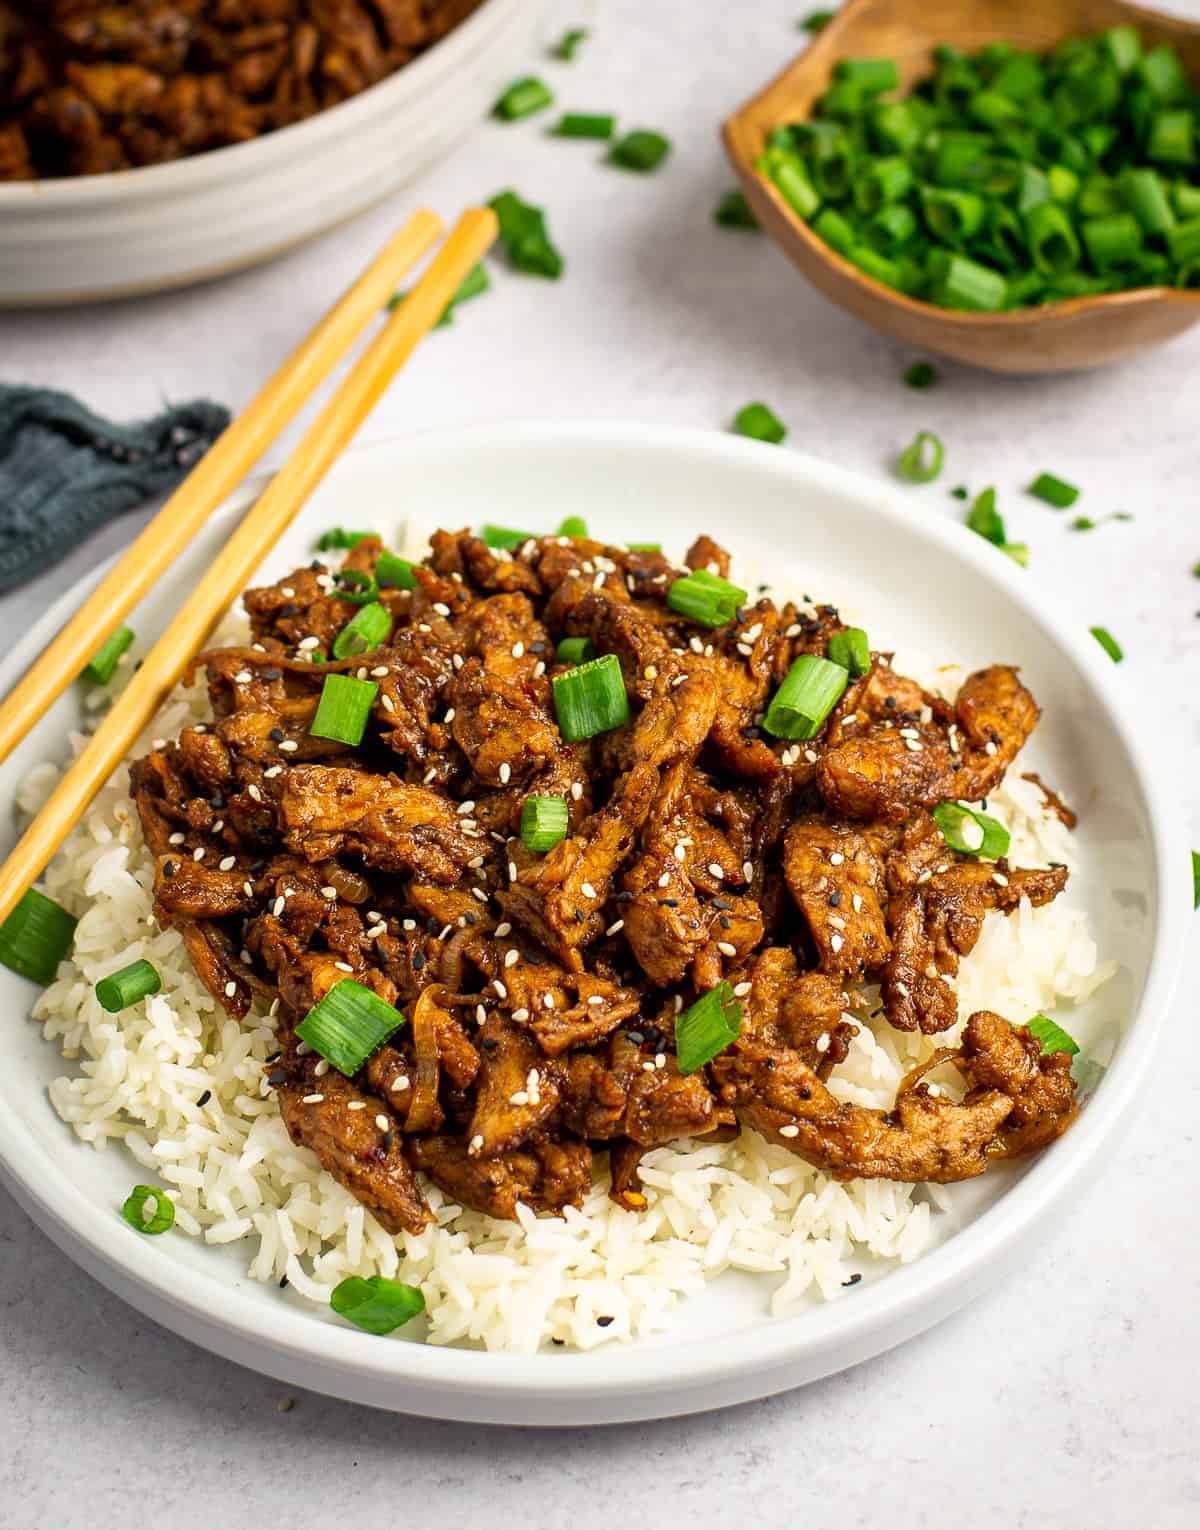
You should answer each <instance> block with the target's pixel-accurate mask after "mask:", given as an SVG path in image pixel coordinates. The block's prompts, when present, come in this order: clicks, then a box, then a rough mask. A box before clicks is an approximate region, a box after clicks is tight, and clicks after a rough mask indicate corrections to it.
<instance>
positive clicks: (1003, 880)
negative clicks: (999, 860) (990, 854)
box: [992, 871, 1008, 887]
mask: <svg viewBox="0 0 1200 1530" xmlns="http://www.w3.org/2000/svg"><path fill="white" fill-rule="evenodd" d="M992 881H993V882H995V884H996V886H997V887H1007V886H1008V878H1007V877H1006V876H1005V875H1004V873H1003V872H1002V871H993V872H992Z"/></svg>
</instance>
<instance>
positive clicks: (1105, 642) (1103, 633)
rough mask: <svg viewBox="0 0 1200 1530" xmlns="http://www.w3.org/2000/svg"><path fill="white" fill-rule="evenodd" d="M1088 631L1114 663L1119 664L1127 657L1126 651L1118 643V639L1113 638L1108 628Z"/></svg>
mask: <svg viewBox="0 0 1200 1530" xmlns="http://www.w3.org/2000/svg"><path fill="white" fill-rule="evenodd" d="M1088 631H1089V632H1090V633H1091V634H1092V636H1093V637H1094V638H1095V639H1096V641H1097V643H1099V644H1100V646H1101V648H1103V649H1104V652H1105V653H1106V654H1107V655H1108V656H1109V658H1110V659H1111V660H1112V661H1113V663H1114V664H1119V663H1120V662H1121V660H1122V659H1123V658H1124V657H1125V650H1124V649H1123V648H1122V647H1121V645H1120V643H1118V642H1117V640H1116V638H1115V637H1113V635H1112V633H1111V632H1110V631H1109V630H1108V628H1107V627H1089V628H1088Z"/></svg>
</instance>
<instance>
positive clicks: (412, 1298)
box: [329, 1275, 425, 1338]
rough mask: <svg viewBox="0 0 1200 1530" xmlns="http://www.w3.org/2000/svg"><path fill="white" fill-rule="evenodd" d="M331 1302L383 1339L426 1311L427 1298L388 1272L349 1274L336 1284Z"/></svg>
mask: <svg viewBox="0 0 1200 1530" xmlns="http://www.w3.org/2000/svg"><path fill="white" fill-rule="evenodd" d="M329 1305H330V1306H331V1307H332V1308H333V1310H334V1312H336V1313H337V1315H338V1317H342V1318H345V1319H346V1321H347V1322H348V1323H353V1324H354V1326H355V1327H356V1328H361V1329H362V1330H363V1331H364V1332H365V1333H372V1334H375V1335H376V1337H378V1338H383V1337H384V1336H385V1335H387V1334H389V1333H394V1332H395V1331H396V1329H397V1328H402V1327H403V1326H404V1324H405V1323H410V1322H411V1321H412V1320H413V1318H415V1317H418V1316H419V1315H420V1314H421V1313H422V1312H424V1311H425V1298H424V1296H422V1294H421V1292H420V1291H419V1290H418V1289H417V1287H416V1286H408V1285H405V1284H404V1282H403V1281H401V1280H391V1279H390V1278H389V1277H388V1276H386V1275H368V1276H366V1277H363V1276H362V1275H348V1276H347V1277H346V1279H345V1280H343V1281H341V1282H340V1283H339V1284H338V1285H336V1286H334V1288H333V1290H332V1291H331V1292H330V1295H329Z"/></svg>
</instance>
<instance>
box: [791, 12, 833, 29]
mask: <svg viewBox="0 0 1200 1530" xmlns="http://www.w3.org/2000/svg"><path fill="white" fill-rule="evenodd" d="M832 20H833V12H832V11H809V13H808V15H807V16H805V17H803V19H802V20H801V21H800V23H799V26H800V30H801V31H802V32H823V31H824V30H825V28H826V27H827V26H828V25H829V23H830V22H831V21H832Z"/></svg>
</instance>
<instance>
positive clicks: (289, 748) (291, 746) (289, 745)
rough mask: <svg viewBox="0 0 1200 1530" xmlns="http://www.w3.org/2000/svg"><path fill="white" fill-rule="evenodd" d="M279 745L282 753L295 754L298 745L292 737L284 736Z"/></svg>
mask: <svg viewBox="0 0 1200 1530" xmlns="http://www.w3.org/2000/svg"><path fill="white" fill-rule="evenodd" d="M279 747H280V748H281V749H282V750H283V752H284V754H295V752H296V750H297V749H299V747H300V745H299V744H298V743H297V742H296V740H295V739H294V738H285V739H284V741H283V743H282V744H280V746H279Z"/></svg>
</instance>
